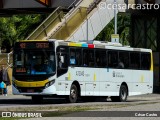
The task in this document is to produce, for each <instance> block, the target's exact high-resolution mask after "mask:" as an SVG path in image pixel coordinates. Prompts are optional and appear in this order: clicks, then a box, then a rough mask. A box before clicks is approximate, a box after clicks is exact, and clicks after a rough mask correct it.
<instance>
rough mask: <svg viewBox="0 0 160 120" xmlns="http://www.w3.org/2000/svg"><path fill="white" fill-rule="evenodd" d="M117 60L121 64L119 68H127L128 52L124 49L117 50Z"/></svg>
mask: <svg viewBox="0 0 160 120" xmlns="http://www.w3.org/2000/svg"><path fill="white" fill-rule="evenodd" d="M118 60H119V62H121V63H122V64H123V66H121V68H125V69H127V68H128V67H129V52H126V51H119V58H118Z"/></svg>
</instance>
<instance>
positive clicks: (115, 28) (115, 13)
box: [111, 0, 119, 43]
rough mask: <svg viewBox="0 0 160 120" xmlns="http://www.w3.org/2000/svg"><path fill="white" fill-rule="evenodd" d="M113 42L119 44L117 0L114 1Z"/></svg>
mask: <svg viewBox="0 0 160 120" xmlns="http://www.w3.org/2000/svg"><path fill="white" fill-rule="evenodd" d="M111 42H113V43H119V35H118V34H117V0H114V34H112V35H111Z"/></svg>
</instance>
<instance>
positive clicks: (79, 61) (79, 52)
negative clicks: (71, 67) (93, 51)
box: [76, 49, 82, 66]
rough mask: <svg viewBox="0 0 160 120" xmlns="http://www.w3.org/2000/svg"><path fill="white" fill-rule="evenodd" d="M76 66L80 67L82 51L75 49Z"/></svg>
mask: <svg viewBox="0 0 160 120" xmlns="http://www.w3.org/2000/svg"><path fill="white" fill-rule="evenodd" d="M76 62H77V63H76V65H77V66H81V65H82V50H81V49H76Z"/></svg>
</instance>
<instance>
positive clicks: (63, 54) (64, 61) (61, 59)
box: [57, 46, 68, 76]
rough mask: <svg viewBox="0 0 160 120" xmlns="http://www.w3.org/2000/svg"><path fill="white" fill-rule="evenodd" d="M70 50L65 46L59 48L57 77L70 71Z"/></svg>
mask: <svg viewBox="0 0 160 120" xmlns="http://www.w3.org/2000/svg"><path fill="white" fill-rule="evenodd" d="M67 53H68V49H67V47H64V46H59V47H58V48H57V64H58V65H57V76H60V75H62V74H64V73H66V72H67V69H68V54H67Z"/></svg>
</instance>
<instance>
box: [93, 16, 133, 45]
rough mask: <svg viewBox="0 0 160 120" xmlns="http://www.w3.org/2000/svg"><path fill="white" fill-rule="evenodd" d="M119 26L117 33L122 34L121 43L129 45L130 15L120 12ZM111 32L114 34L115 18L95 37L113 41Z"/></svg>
mask: <svg viewBox="0 0 160 120" xmlns="http://www.w3.org/2000/svg"><path fill="white" fill-rule="evenodd" d="M117 26H118V28H117V34H119V36H120V43H122V44H123V45H129V42H128V41H129V40H128V38H129V27H130V16H129V15H126V14H118V22H117ZM111 34H114V19H113V20H111V21H110V23H109V24H108V25H107V26H106V27H105V28H104V29H103V30H102V31H101V32H100V34H99V35H98V36H97V37H96V38H95V39H96V40H100V41H111Z"/></svg>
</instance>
